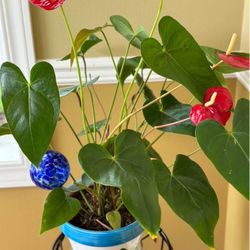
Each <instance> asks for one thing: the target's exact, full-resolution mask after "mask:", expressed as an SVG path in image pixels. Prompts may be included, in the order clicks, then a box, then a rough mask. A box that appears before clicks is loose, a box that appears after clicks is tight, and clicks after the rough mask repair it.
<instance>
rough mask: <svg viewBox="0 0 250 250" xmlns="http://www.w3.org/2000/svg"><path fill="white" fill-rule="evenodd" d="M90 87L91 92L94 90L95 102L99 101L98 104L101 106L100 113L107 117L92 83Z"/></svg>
mask: <svg viewBox="0 0 250 250" xmlns="http://www.w3.org/2000/svg"><path fill="white" fill-rule="evenodd" d="M91 89H92V90H93V92H94V95H95V97H96V100H97V102H98V103H99V105H100V107H101V110H102V113H103V115H104V117H105V119H107V114H106V112H105V109H104V107H103V105H102V102H101V100H100V98H99V96H98V94H97V93H96V91H95V88H94V84H92V85H91Z"/></svg>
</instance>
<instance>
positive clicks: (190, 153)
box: [187, 147, 201, 157]
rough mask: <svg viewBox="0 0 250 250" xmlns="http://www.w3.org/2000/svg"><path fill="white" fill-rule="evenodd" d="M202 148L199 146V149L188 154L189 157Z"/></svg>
mask: <svg viewBox="0 0 250 250" xmlns="http://www.w3.org/2000/svg"><path fill="white" fill-rule="evenodd" d="M200 150H201V148H200V147H199V148H197V149H195V150H194V151H193V152H191V153H190V154H188V155H187V157H190V156H192V155H194V154H196V153H197V152H199V151H200Z"/></svg>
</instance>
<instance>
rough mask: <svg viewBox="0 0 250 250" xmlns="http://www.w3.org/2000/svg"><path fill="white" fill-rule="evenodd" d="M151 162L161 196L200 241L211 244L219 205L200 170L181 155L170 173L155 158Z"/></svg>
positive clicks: (211, 245)
mask: <svg viewBox="0 0 250 250" xmlns="http://www.w3.org/2000/svg"><path fill="white" fill-rule="evenodd" d="M153 163H154V166H155V171H156V181H157V184H158V189H159V192H160V194H161V196H162V197H163V198H164V199H165V200H166V202H167V203H168V204H169V206H170V207H171V208H172V209H173V211H174V212H175V213H176V214H177V215H178V216H179V217H181V218H182V219H183V220H184V221H185V222H187V223H188V224H189V225H190V226H191V227H192V228H193V229H194V230H195V232H196V233H197V234H198V236H199V237H200V238H201V240H202V241H203V242H204V243H206V244H207V245H208V246H210V247H213V246H214V228H215V225H216V223H217V221H218V218H219V205H218V200H217V197H216V194H215V192H214V190H213V188H212V187H211V186H210V184H209V182H208V180H207V177H206V175H205V174H204V172H203V171H202V169H201V168H200V167H199V165H197V164H196V163H195V162H194V161H192V160H190V159H189V158H188V157H187V156H184V155H178V156H177V158H176V161H175V164H174V167H173V171H172V172H170V171H169V169H168V168H167V167H166V166H165V164H164V163H163V162H161V161H159V160H154V161H153Z"/></svg>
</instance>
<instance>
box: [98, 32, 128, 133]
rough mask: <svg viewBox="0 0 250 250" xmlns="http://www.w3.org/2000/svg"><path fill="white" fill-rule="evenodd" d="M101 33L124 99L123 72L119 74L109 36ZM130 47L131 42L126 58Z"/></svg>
mask: <svg viewBox="0 0 250 250" xmlns="http://www.w3.org/2000/svg"><path fill="white" fill-rule="evenodd" d="M101 32H102V35H103V37H104V40H105V42H106V44H107V47H108V51H109V54H110V57H111V60H112V63H113V65H114V69H115V72H116V76H117V80H118V83H119V86H120V87H121V92H122V96H123V98H124V96H125V93H124V89H123V84H122V82H121V74H122V70H121V72H120V74H119V72H118V68H117V65H116V63H115V59H114V56H113V52H112V49H111V46H110V44H109V41H108V38H107V36H106V34H105V33H104V31H103V30H101ZM129 47H130V42H129V45H128V48H127V50H126V56H127V55H128V51H129ZM124 62H125V59H124ZM124 62H123V64H124ZM123 67H124V66H123ZM115 98H116V96H115ZM126 114H127V106H126ZM104 132H105V131H104Z"/></svg>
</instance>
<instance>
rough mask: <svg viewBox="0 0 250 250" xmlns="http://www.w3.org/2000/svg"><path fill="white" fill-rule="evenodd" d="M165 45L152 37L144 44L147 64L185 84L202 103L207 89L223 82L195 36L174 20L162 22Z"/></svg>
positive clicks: (160, 27)
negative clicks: (212, 68)
mask: <svg viewBox="0 0 250 250" xmlns="http://www.w3.org/2000/svg"><path fill="white" fill-rule="evenodd" d="M159 32H160V36H161V39H162V42H163V45H161V44H160V43H159V42H158V41H157V40H156V39H154V38H148V39H146V40H144V41H143V43H142V45H141V53H142V57H143V59H144V61H145V63H146V64H147V65H148V66H149V67H150V68H151V69H152V70H154V71H155V72H156V73H158V74H159V75H162V76H164V77H166V78H170V79H172V80H175V81H177V82H179V83H181V84H183V85H184V86H185V87H186V88H187V89H189V90H190V92H191V93H192V94H193V95H194V96H195V97H196V98H197V99H198V100H200V101H201V102H202V100H203V96H204V94H205V92H206V90H207V89H208V88H210V87H212V86H219V85H220V83H219V81H218V79H217V78H216V76H215V74H214V72H213V71H212V70H211V68H210V66H209V62H208V61H207V59H206V56H205V54H204V52H203V51H202V49H201V48H200V46H199V45H198V44H197V42H196V41H195V40H194V38H193V37H192V36H191V34H189V33H188V31H187V30H186V29H185V28H184V27H183V26H182V25H181V24H179V23H178V22H177V21H176V20H174V19H173V18H172V17H169V16H165V17H163V18H162V19H161V21H160V23H159Z"/></svg>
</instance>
